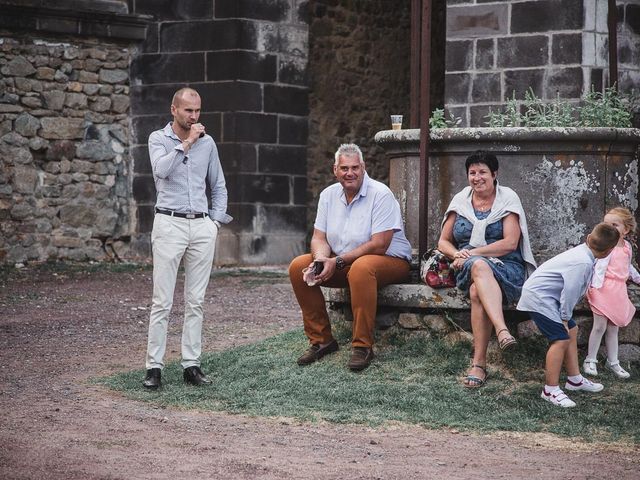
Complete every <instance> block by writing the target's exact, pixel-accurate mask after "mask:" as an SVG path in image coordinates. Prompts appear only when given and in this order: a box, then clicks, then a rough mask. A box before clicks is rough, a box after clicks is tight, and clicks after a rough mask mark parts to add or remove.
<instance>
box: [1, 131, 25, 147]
mask: <svg viewBox="0 0 640 480" xmlns="http://www.w3.org/2000/svg"><path fill="white" fill-rule="evenodd" d="M1 140H2V141H3V142H4V143H6V144H7V145H14V146H16V147H24V146H26V145H27V144H28V143H29V140H27V139H26V138H24V137H23V136H22V135H20V134H19V133H18V132H9V133H7V134H6V135H3V136H2V139H1Z"/></svg>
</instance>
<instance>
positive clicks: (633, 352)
mask: <svg viewBox="0 0 640 480" xmlns="http://www.w3.org/2000/svg"><path fill="white" fill-rule="evenodd" d="M618 358H619V359H620V361H621V362H638V361H640V347H639V346H638V345H633V344H631V343H624V344H622V345H620V347H619V350H618Z"/></svg>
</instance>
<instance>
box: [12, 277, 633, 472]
mask: <svg viewBox="0 0 640 480" xmlns="http://www.w3.org/2000/svg"><path fill="white" fill-rule="evenodd" d="M281 271H284V269H282V268H281ZM233 272H236V271H231V273H233ZM227 273H229V272H227ZM236 273H237V272H236ZM0 288H1V291H0V412H1V413H2V415H1V416H0V478H2V479H67V480H70V479H83V480H92V479H164V478H167V479H175V478H189V479H254V478H260V479H282V478H287V479H288V478H309V477H316V476H318V477H320V478H323V479H342V478H350V479H413V478H416V479H417V478H435V477H436V476H437V477H442V478H448V479H465V478H489V477H491V478H525V477H526V478H536V479H554V480H557V479H558V478H561V479H563V478H564V479H586V478H605V476H606V477H607V478H616V479H627V478H628V479H631V478H633V479H637V478H638V471H639V467H640V455H639V453H640V449H639V448H638V447H637V446H629V445H611V444H608V445H601V444H600V445H598V444H586V443H580V442H574V441H572V440H571V439H562V438H558V437H554V436H551V435H542V434H540V435H538V434H510V433H498V434H491V435H479V434H478V435H476V434H468V433H458V432H457V431H455V430H427V429H424V428H420V427H416V426H407V425H388V426H386V427H384V428H375V429H372V428H367V427H363V426H349V425H347V426H345V425H333V424H326V423H314V424H309V423H303V422H299V421H296V420H292V419H287V418H275V419H274V418H251V417H246V416H243V415H230V414H227V413H224V412H219V413H212V412H204V411H202V412H201V411H183V410H179V409H173V408H159V407H156V406H153V405H151V404H148V403H142V402H136V401H133V400H128V399H126V398H123V397H122V396H121V395H120V394H118V393H116V392H113V391H110V390H107V389H106V388H104V387H102V386H95V385H92V384H91V383H90V381H89V380H90V379H91V378H92V377H96V376H101V375H107V374H112V373H115V372H120V371H123V370H128V369H132V368H140V367H142V366H143V362H144V354H145V346H146V333H147V318H148V314H149V302H150V296H151V271H150V270H144V271H136V272H133V273H112V272H104V271H100V272H94V273H87V272H76V273H61V272H57V273H56V272H55V271H47V270H44V269H32V268H23V269H21V270H18V271H16V272H14V273H11V274H10V277H9V278H8V280H5V281H3V282H1V284H0ZM176 291H177V292H181V291H182V285H181V284H179V285H178V287H177V288H176ZM182 312H183V306H182V302H181V300H180V299H179V298H176V303H175V305H174V311H173V313H172V322H171V328H170V333H169V335H170V336H169V344H168V348H167V353H168V356H169V357H170V358H178V356H179V350H180V346H179V340H180V339H179V332H180V328H181V322H180V318H181V315H182ZM205 315H206V327H205V329H204V333H203V335H204V345H205V349H207V350H222V349H228V348H231V347H234V346H236V345H241V344H247V343H252V342H255V341H257V340H260V339H262V338H265V337H267V336H271V335H274V334H277V333H280V332H284V331H287V330H290V329H292V328H295V327H298V326H300V313H299V309H298V306H297V304H296V302H295V298H294V297H293V293H292V291H291V287H290V286H289V284H288V282H287V280H286V279H284V278H282V277H274V276H273V275H266V274H265V272H264V270H254V271H252V273H250V274H245V275H241V276H238V275H229V274H226V273H225V272H220V271H218V272H217V274H216V276H215V278H214V279H213V281H212V282H211V283H210V286H209V290H208V293H207V305H206V307H205ZM303 343H304V340H303V339H301V345H302V344H303ZM633 421H635V419H634V420H633Z"/></svg>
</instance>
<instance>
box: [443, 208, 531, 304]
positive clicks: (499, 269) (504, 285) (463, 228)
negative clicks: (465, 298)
mask: <svg viewBox="0 0 640 480" xmlns="http://www.w3.org/2000/svg"><path fill="white" fill-rule="evenodd" d="M474 212H475V215H476V218H478V220H483V219H485V218H487V217H488V216H489V213H491V211H488V212H480V211H478V210H474ZM472 230H473V224H472V223H471V222H470V221H469V220H467V219H466V218H464V217H463V216H461V215H458V216H457V218H456V221H455V223H454V224H453V238H454V240H455V243H456V245H457V246H458V250H462V249H463V248H466V249H471V248H473V247H471V246H470V245H469V240H470V238H471V231H472ZM503 238H504V236H503V231H502V220H498V221H497V222H494V223H492V224H490V225H487V229H486V232H485V240H486V242H487V244H491V243H493V242H496V241H498V240H502V239H503ZM498 260H499V261H498ZM477 261H483V262H486V264H487V265H489V266H490V267H491V270H492V271H493V276H494V277H495V278H496V280H497V282H498V285H500V289H501V290H502V302H503V303H504V304H511V303H514V302H516V301H517V300H518V299H519V298H520V293H521V292H522V285H523V284H524V280H525V262H524V260H523V259H522V255H521V254H520V250H515V251H513V252H511V253H508V254H506V255H503V256H502V257H498V259H497V260H493V261H492V260H490V259H489V257H482V256H479V255H478V256H473V257H471V258H469V259H467V261H465V262H464V265H463V267H462V269H461V270H459V271H458V272H456V286H457V287H458V288H459V289H460V290H461V291H462V292H464V293H465V294H466V295H469V287H470V286H471V266H472V265H473V263H474V262H477Z"/></svg>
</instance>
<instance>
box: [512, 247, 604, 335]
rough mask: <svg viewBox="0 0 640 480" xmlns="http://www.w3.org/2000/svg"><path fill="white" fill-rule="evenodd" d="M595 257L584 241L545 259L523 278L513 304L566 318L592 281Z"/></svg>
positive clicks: (549, 315)
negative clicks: (516, 298) (522, 283)
mask: <svg viewBox="0 0 640 480" xmlns="http://www.w3.org/2000/svg"><path fill="white" fill-rule="evenodd" d="M595 261H596V259H595V257H594V256H593V253H592V252H591V250H590V249H589V247H587V245H586V244H585V243H582V244H580V245H578V246H577V247H573V248H572V249H570V250H567V251H566V252H563V253H561V254H559V255H556V256H555V257H553V258H551V259H549V260H547V261H546V262H544V263H543V264H542V265H540V267H538V269H537V270H536V271H535V272H533V274H532V275H531V276H530V277H529V278H528V279H527V281H526V282H524V285H523V286H522V295H521V296H520V301H519V302H518V306H517V307H516V308H517V309H518V310H522V311H525V312H537V313H541V314H542V315H544V316H545V317H547V318H549V319H550V320H553V321H556V322H558V323H562V321H563V320H564V321H569V320H570V319H571V317H572V316H573V309H574V308H575V306H576V305H577V303H578V302H579V301H580V299H581V298H582V297H583V296H584V294H585V293H586V291H587V287H588V286H589V283H590V282H591V276H592V274H593V265H594V263H595Z"/></svg>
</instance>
